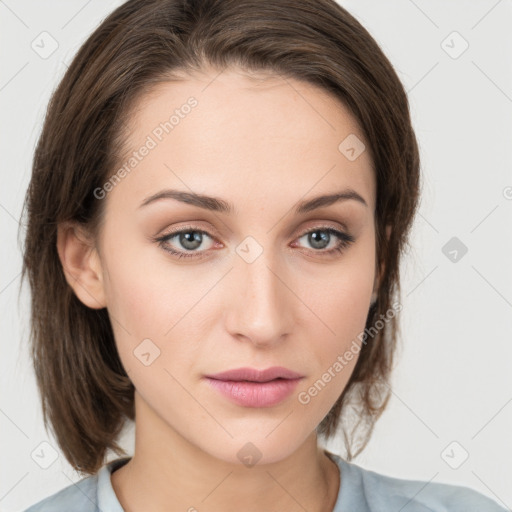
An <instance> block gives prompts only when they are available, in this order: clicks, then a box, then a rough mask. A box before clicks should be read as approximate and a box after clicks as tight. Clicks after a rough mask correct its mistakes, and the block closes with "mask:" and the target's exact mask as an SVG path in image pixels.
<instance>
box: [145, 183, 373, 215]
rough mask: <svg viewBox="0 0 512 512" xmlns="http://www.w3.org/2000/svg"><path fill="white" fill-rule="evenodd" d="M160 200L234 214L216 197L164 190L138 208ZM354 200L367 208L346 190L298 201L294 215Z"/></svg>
mask: <svg viewBox="0 0 512 512" xmlns="http://www.w3.org/2000/svg"><path fill="white" fill-rule="evenodd" d="M162 199H174V200H176V201H180V202H182V203H186V204H190V205H192V206H198V207H199V208H204V209H205V210H210V211H214V212H219V213H226V214H233V213H234V212H235V208H234V206H233V205H232V204H231V203H229V202H227V201H225V200H223V199H220V198H218V197H211V196H207V195H203V194H196V193H194V192H184V191H181V190H171V189H166V190H162V191H160V192H157V193H156V194H153V195H152V196H149V197H147V198H146V199H144V201H142V203H141V205H140V206H139V208H142V207H143V206H147V205H148V204H151V203H154V202H155V201H160V200H162ZM348 200H355V201H358V202H359V203H361V204H363V205H365V206H366V207H368V204H367V202H366V201H365V200H364V198H363V197H362V196H360V195H359V194H358V193H357V192H356V191H355V190H353V189H350V188H347V189H345V190H342V191H340V192H337V193H335V194H328V195H321V196H317V197H314V198H312V199H308V200H304V201H300V202H299V203H298V204H297V205H296V206H295V209H294V212H295V214H299V215H300V214H304V213H308V212H310V211H313V210H317V209H319V208H324V207H326V206H330V205H332V204H334V203H337V202H340V201H348Z"/></svg>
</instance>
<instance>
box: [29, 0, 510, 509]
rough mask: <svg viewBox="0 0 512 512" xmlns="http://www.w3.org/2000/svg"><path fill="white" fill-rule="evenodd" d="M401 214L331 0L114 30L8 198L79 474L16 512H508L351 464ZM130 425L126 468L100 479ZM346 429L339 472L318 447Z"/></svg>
mask: <svg viewBox="0 0 512 512" xmlns="http://www.w3.org/2000/svg"><path fill="white" fill-rule="evenodd" d="M418 196H419V154H418V146H417V142H416V138H415V135H414V132H413V129H412V126H411V121H410V117H409V109H408V102H407V97H406V94H405V92H404V90H403V87H402V85H401V83H400V81H399V79H398V77H397V75H396V73H395V72H394V70H393V68H392V66H391V64H390V62H389V61H388V60H387V58H386V57H385V56H384V55H383V53H382V51H381V50H380V48H379V47H378V45H377V44H376V42H375V41H374V40H373V39H372V37H371V36H370V35H369V34H368V32H367V31H366V30H365V29H364V28H363V27H362V26H361V25H360V24H359V23H358V22H357V21H356V20H355V19H354V18H353V17H352V16H351V15H350V14H349V13H348V12H347V11H345V10H344V9H343V8H341V7H340V6H339V5H337V4H336V3H335V2H334V1H330V0H321V1H318V0H300V1H297V0H293V1H292V0H285V1H280V2H275V1H267V0H258V1H245V0H236V1H235V0H202V1H188V2H186V1H181V2H179V1H176V0H174V1H170V0H167V1H166V0H158V1H157V0H153V1H140V0H137V1H134V0H131V1H128V2H126V3H125V4H123V5H122V6H120V7H119V8H118V9H116V10H115V11H114V12H113V13H112V14H111V15H110V16H109V17H108V18H107V19H106V20H105V21H104V22H103V23H102V24H101V25H100V27H98V29H97V30H96V31H95V32H94V33H93V34H92V36H91V37H90V38H89V39H88V40H87V41H86V42H85V44H84V45H83V46H82V48H81V49H80V51H79V52H78V54H77V56H76V57H75V59H74V60H73V62H72V64H71V65H70V67H69V70H68V72H67V73H66V75H65V77H64V79H63V80H62V82H61V84H60V85H59V87H58V89H57V91H56V92H55V94H54V96H53V98H52V101H51V104H50V107H49V110H48V113H47V117H46V120H45V124H44V128H43V132H42V134H41V138H40V140H39V143H38V146H37V149H36V153H35V157H34V166H33V175H32V180H31V183H30V187H29V191H28V193H27V198H26V208H27V212H28V219H27V223H28V229H27V234H26V248H25V254H24V275H26V276H28V278H29V281H30V285H31V289H32V342H33V345H32V346H33V353H32V355H33V362H34V367H35V371H36V376H37V382H38V386H39V389H40V392H41V397H42V403H43V413H44V417H45V423H49V424H50V425H51V427H52V428H53V430H54V433H55V436H56V439H57V440H58V442H59V446H60V448H61V450H62V452H63V453H64V455H65V456H66V458H67V460H68V461H69V463H70V464H71V465H72V466H73V467H74V468H75V469H76V470H78V471H80V472H82V473H83V474H86V475H89V476H88V477H87V478H84V479H82V480H81V481H80V482H79V483H78V484H76V485H70V486H69V487H67V488H65V489H63V490H62V491H60V492H58V493H56V494H54V495H52V496H50V497H48V498H46V499H45V500H43V501H42V502H40V503H38V504H36V505H34V506H33V507H31V508H30V509H29V510H31V511H36V510H49V509H50V507H53V508H51V510H75V511H77V510H80V511H82V510H84V511H85V510H96V509H99V510H104V511H107V510H109V511H114V510H130V511H131V510H150V511H159V510H189V511H194V510H199V511H200V510H211V511H217V510H219V511H221V510H222V511H229V510H232V509H235V508H236V509H243V510H247V511H262V510H265V511H267V510H273V509H276V510H308V511H311V512H313V511H318V512H320V511H326V510H328V511H337V512H338V511H343V510H358V511H364V510H369V511H373V510H401V509H406V510H427V509H428V510H447V509H449V510H464V511H467V510H478V511H484V510H485V511H499V510H502V509H501V508H500V507H498V505H496V504H495V503H494V502H493V501H491V500H490V499H488V498H485V497H484V496H482V495H480V494H478V493H476V492H475V491H472V490H470V489H466V488H463V487H456V486H451V485H445V484H439V483H430V484H429V485H428V486H425V485H424V484H425V483H421V482H415V481H408V480H400V479H396V478H391V477H387V476H384V475H380V474H378V473H375V472H371V471H368V470H364V469H363V468H360V467H359V466H357V465H355V464H353V463H351V462H350V460H351V459H352V458H353V456H354V455H357V454H358V453H360V452H361V450H362V449H363V448H364V446H365V444H366V443H367V441H368V439H369V436H370V434H371V432H372V428H373V426H374V424H375V421H376V420H377V419H378V417H379V416H380V414H381V413H382V411H383V410H384V408H385V407H386V403H387V401H388V398H389V393H390V390H389V385H388V381H389V375H390V370H391V366H392V361H393V352H394V347H395V343H396V338H397V325H398V323H397V313H398V311H400V309H401V304H400V297H399V290H400V287H399V262H400V256H401V254H402V252H403V249H404V246H405V244H406V243H407V237H408V233H409V229H410V226H411V224H412V221H413V218H414V214H415V211H416V208H417V201H418ZM127 419H128V420H134V421H135V432H136V434H135V452H134V455H133V457H126V456H125V457H122V458H118V459H116V460H113V461H110V462H109V463H107V464H105V456H106V453H107V451H108V450H113V451H114V452H116V453H117V454H118V455H126V452H124V451H123V450H122V449H121V448H120V447H119V445H118V444H117V442H116V440H117V438H118V436H119V433H120V431H121V429H122V427H123V425H124V423H125V422H126V420H127ZM338 431H340V432H341V433H342V435H343V436H344V439H345V443H346V447H347V456H346V458H342V457H341V456H339V455H336V454H333V453H331V452H329V451H327V450H325V449H323V448H322V447H321V446H320V445H319V443H318V436H321V437H323V438H324V439H329V438H330V437H332V436H333V435H334V434H335V433H336V432H338ZM419 484H421V485H420V486H419ZM422 486H423V487H424V488H423V490H422V491H421V493H418V489H419V487H422ZM406 507H407V508H406Z"/></svg>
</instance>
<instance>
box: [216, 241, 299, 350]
mask: <svg viewBox="0 0 512 512" xmlns="http://www.w3.org/2000/svg"><path fill="white" fill-rule="evenodd" d="M267 252H268V251H263V253H262V254H261V255H260V256H259V257H258V258H257V259H256V260H255V261H253V262H252V263H248V262H246V261H244V260H243V259H242V258H238V257H237V261H236V263H235V268H234V269H233V270H232V271H231V272H230V279H231V281H230V282H231V283H232V289H231V290H230V293H231V299H230V300H229V301H228V303H229V311H227V313H226V316H225V318H226V320H225V321H226V329H227V330H228V332H229V333H230V334H231V335H232V336H234V337H237V338H239V339H245V340H249V341H251V342H252V343H253V344H255V345H258V346H260V347H264V346H273V345H275V344H276V343H279V342H281V341H282V340H283V338H284V337H286V336H287V335H289V334H290V333H291V331H292V327H293V325H295V324H296V322H294V321H293V316H294V315H293V313H294V310H295V309H296V308H297V303H299V301H298V299H297V297H296V296H295V295H294V293H293V290H292V289H291V288H292V287H293V285H292V286H290V283H289V281H290V279H289V277H288V276H289V273H288V272H286V270H285V266H284V265H277V264H276V262H275V260H274V259H272V258H271V257H270V256H267Z"/></svg>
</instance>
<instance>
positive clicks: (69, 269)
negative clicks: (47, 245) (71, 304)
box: [57, 222, 106, 309]
mask: <svg viewBox="0 0 512 512" xmlns="http://www.w3.org/2000/svg"><path fill="white" fill-rule="evenodd" d="M57 252H58V254H59V259H60V262H61V264H62V268H63V271H64V275H65V277H66V281H67V282H68V284H69V286H71V288H72V289H73V291H74V293H75V295H76V296H77V297H78V299H80V301H81V302H82V303H83V304H85V305H86V306H88V307H90V308H92V309H101V308H104V307H106V300H105V291H104V284H103V274H102V268H101V261H100V259H99V256H98V252H97V250H96V248H95V245H94V243H93V242H92V240H91V239H90V237H89V236H88V235H87V234H86V232H85V230H84V229H83V228H82V227H81V226H79V225H77V224H76V223H70V222H68V223H63V224H60V225H59V226H58V228H57Z"/></svg>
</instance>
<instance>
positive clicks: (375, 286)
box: [371, 224, 391, 304]
mask: <svg viewBox="0 0 512 512" xmlns="http://www.w3.org/2000/svg"><path fill="white" fill-rule="evenodd" d="M390 235H391V226H390V225H389V224H388V225H387V226H386V238H387V239H388V240H389V237H390ZM377 265H378V259H377V263H376V268H375V281H374V282H373V293H372V298H371V303H372V304H373V303H374V302H375V301H376V300H377V297H378V293H379V286H380V279H381V276H382V274H383V272H384V262H381V266H380V268H379V267H378V266H377Z"/></svg>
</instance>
